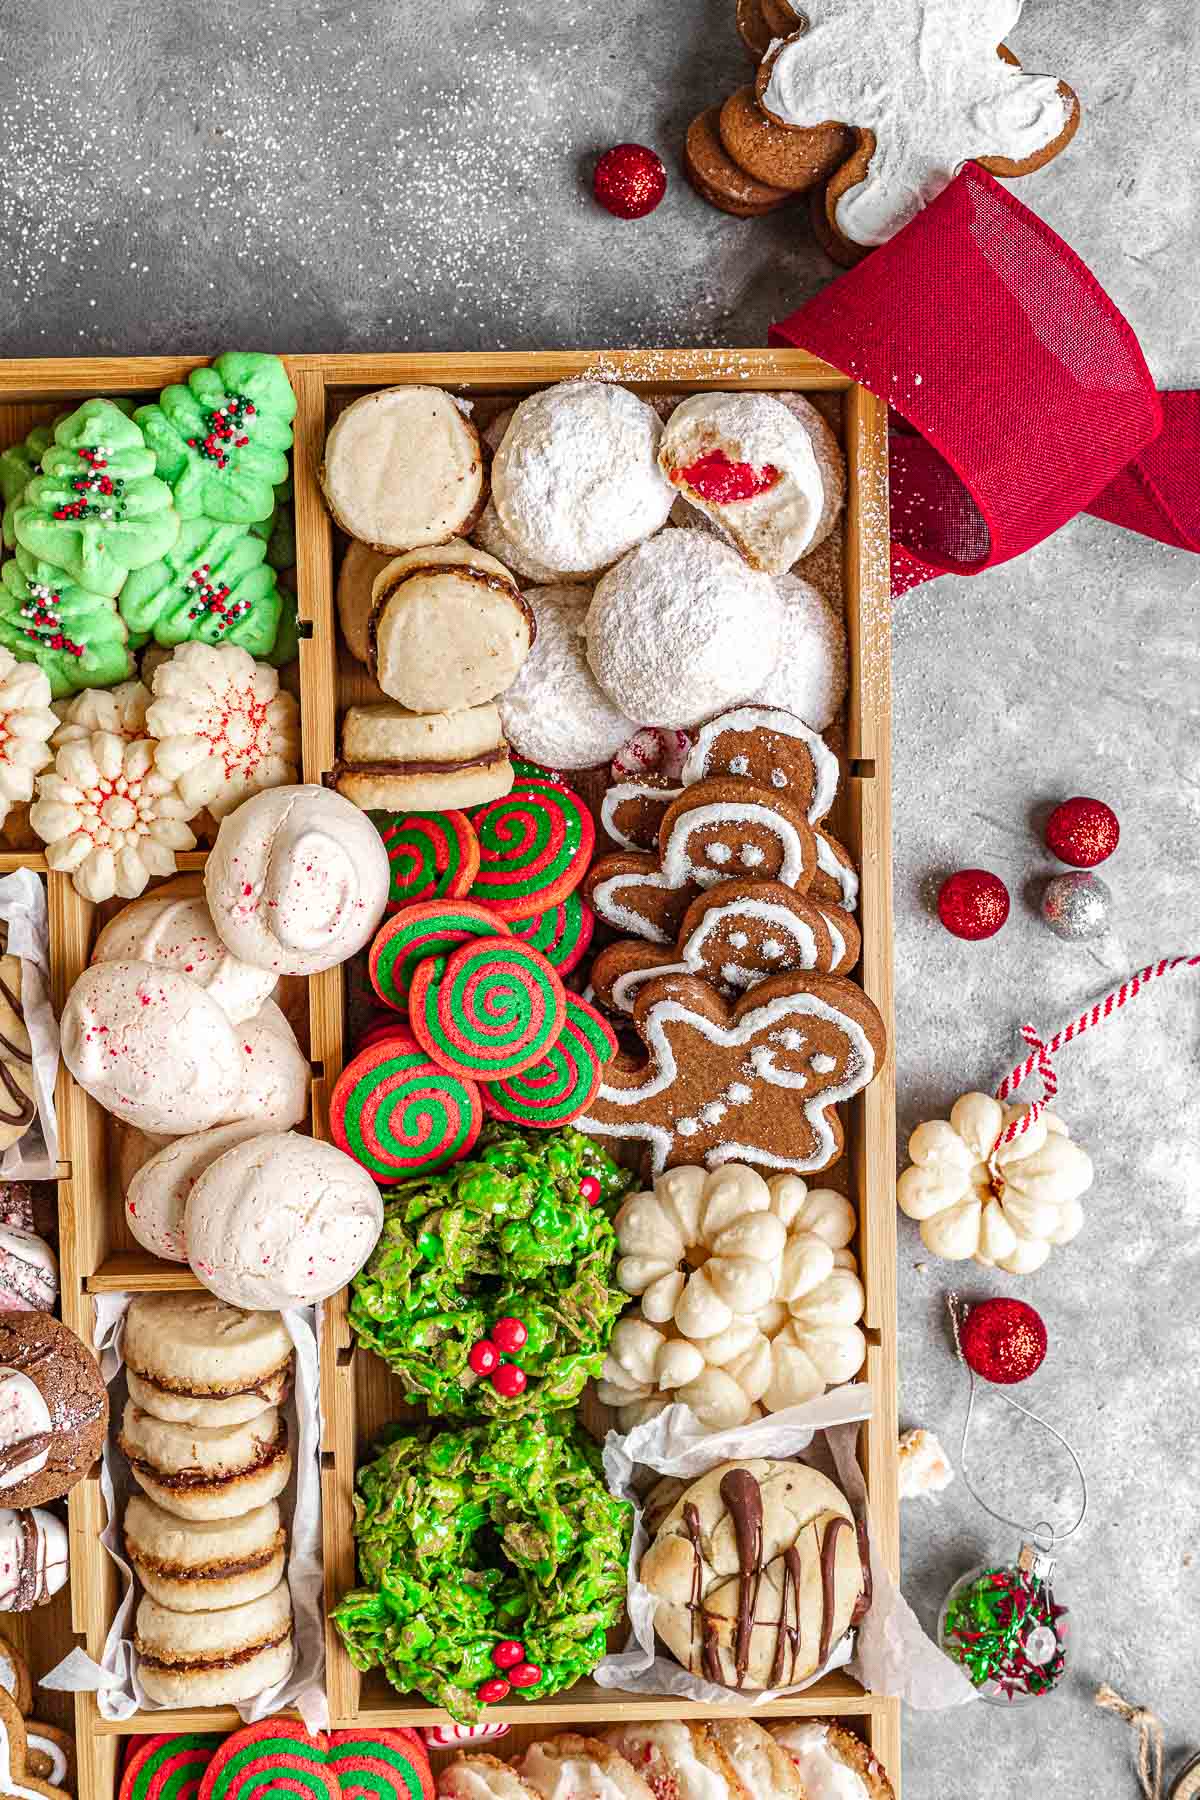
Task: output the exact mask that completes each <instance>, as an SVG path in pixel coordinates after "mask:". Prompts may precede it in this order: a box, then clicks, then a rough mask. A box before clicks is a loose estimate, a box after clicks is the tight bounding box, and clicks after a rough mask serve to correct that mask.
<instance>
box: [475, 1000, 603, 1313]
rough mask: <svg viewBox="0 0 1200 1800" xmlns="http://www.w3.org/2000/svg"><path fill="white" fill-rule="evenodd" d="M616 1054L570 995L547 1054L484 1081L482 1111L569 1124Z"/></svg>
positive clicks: (548, 1127)
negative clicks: (515, 1071) (500, 1078)
mask: <svg viewBox="0 0 1200 1800" xmlns="http://www.w3.org/2000/svg"><path fill="white" fill-rule="evenodd" d="M616 1054H617V1038H616V1033H615V1032H614V1031H613V1029H612V1026H611V1025H610V1024H609V1023H608V1021H607V1020H606V1019H603V1018H601V1016H600V1014H599V1013H598V1012H597V1011H596V1009H595V1007H594V1006H590V1005H589V1004H588V1002H587V1001H586V1000H580V999H579V998H578V996H577V995H575V994H568V995H567V1005H566V1018H565V1020H564V1022H563V1028H562V1030H561V1031H560V1032H559V1035H558V1038H557V1040H556V1042H555V1043H554V1045H553V1047H552V1048H551V1050H550V1051H549V1053H548V1054H547V1055H546V1056H545V1057H543V1059H542V1060H541V1062H536V1063H534V1064H532V1066H531V1067H530V1068H528V1069H524V1070H522V1071H521V1073H520V1074H517V1075H510V1076H508V1077H507V1079H505V1080H504V1081H485V1082H483V1083H482V1085H481V1087H480V1090H479V1092H480V1098H481V1099H482V1102H483V1110H484V1112H485V1113H487V1115H488V1117H489V1118H492V1119H504V1120H506V1121H507V1122H508V1123H510V1124H513V1125H526V1126H534V1127H536V1128H537V1129H538V1130H540V1131H553V1130H554V1129H555V1127H556V1126H559V1125H569V1124H570V1123H571V1122H572V1120H574V1119H577V1118H579V1116H580V1114H581V1113H585V1112H586V1111H587V1109H588V1107H589V1106H590V1105H591V1103H592V1101H593V1100H594V1099H595V1097H596V1093H597V1091H598V1090H599V1087H600V1082H601V1079H602V1077H603V1074H604V1065H605V1063H608V1062H611V1061H612V1059H613V1057H614V1056H615V1055H616ZM502 1347H503V1346H502Z"/></svg>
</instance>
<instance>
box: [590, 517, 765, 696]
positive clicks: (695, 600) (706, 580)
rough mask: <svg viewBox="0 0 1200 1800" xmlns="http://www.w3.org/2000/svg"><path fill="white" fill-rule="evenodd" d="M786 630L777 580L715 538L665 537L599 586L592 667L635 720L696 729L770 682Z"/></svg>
mask: <svg viewBox="0 0 1200 1800" xmlns="http://www.w3.org/2000/svg"><path fill="white" fill-rule="evenodd" d="M782 628H783V602H782V600H781V599H780V597H779V594H778V592H777V590H776V587H775V584H774V582H773V581H772V580H771V579H770V577H769V576H767V575H762V574H760V573H759V572H758V571H757V570H755V569H751V568H749V567H748V566H747V564H746V563H745V562H743V560H742V558H741V557H740V556H739V555H738V553H737V551H736V550H731V549H730V548H729V546H728V545H726V544H721V543H718V541H717V539H716V538H713V537H709V536H708V534H707V533H706V532H702V531H664V532H662V533H661V534H660V536H658V537H656V538H651V539H650V541H649V543H646V544H640V545H639V546H638V548H637V549H636V550H634V551H631V553H630V554H629V555H628V556H626V557H624V558H622V560H621V561H620V562H619V563H618V564H617V566H616V568H615V569H611V570H610V571H609V573H608V574H607V575H605V576H604V577H603V578H602V579H601V580H600V582H599V583H598V584H597V587H596V591H595V593H594V594H593V596H592V604H591V606H590V607H589V608H588V614H587V621H586V631H587V655H588V662H589V663H590V664H591V667H592V673H593V675H594V676H595V677H596V680H597V681H598V682H599V683H600V686H601V687H602V688H603V689H604V692H605V693H606V694H607V695H608V697H609V699H610V700H611V701H612V702H613V704H614V706H616V707H618V708H619V709H620V710H621V711H622V712H623V713H625V714H626V715H627V716H628V717H629V718H632V719H646V720H650V721H652V722H653V723H654V724H656V725H679V726H689V725H695V724H697V723H698V721H699V720H701V719H706V718H709V717H710V716H711V715H712V714H713V713H716V712H720V711H721V709H722V707H724V706H727V705H729V704H730V703H732V702H733V701H736V700H744V699H745V697H746V696H747V695H748V694H752V693H753V692H754V691H755V689H756V688H757V687H759V686H760V685H761V684H762V683H763V682H764V681H765V680H766V679H767V677H768V675H769V674H770V672H771V670H772V669H773V668H774V667H775V664H776V662H777V661H778V658H779V644H780V639H781V636H782Z"/></svg>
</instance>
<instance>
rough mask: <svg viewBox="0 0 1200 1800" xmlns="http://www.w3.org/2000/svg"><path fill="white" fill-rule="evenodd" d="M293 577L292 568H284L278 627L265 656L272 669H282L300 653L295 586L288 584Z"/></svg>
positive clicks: (279, 591) (280, 591) (281, 580)
mask: <svg viewBox="0 0 1200 1800" xmlns="http://www.w3.org/2000/svg"><path fill="white" fill-rule="evenodd" d="M294 579H295V570H294V569H285V570H284V572H283V575H282V576H281V577H280V586H279V589H278V593H279V629H278V631H277V632H276V633H275V644H274V647H273V649H272V650H271V652H270V654H269V656H268V657H267V658H266V660H267V662H269V663H270V665H271V667H272V668H273V669H282V668H284V667H285V666H286V665H287V664H288V663H292V662H295V660H296V658H297V657H298V656H299V654H300V616H299V614H298V613H297V611H296V593H295V588H294V587H293V586H290V585H288V584H289V583H292V582H293V581H294Z"/></svg>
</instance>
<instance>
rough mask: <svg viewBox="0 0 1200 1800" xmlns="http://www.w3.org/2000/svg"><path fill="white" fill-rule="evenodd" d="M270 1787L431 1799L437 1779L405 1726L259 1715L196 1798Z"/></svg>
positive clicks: (224, 1749) (321, 1798)
mask: <svg viewBox="0 0 1200 1800" xmlns="http://www.w3.org/2000/svg"><path fill="white" fill-rule="evenodd" d="M269 1794H275V1795H281V1794H291V1795H294V1796H300V1795H303V1796H304V1800H367V1797H368V1796H369V1797H370V1800H433V1797H434V1783H433V1775H432V1773H431V1771H430V1768H429V1753H428V1751H427V1750H426V1748H425V1746H424V1744H423V1743H422V1742H421V1740H420V1738H419V1737H418V1736H417V1734H416V1732H415V1731H413V1730H412V1729H411V1728H410V1727H409V1726H407V1725H392V1726H386V1725H376V1726H363V1727H359V1728H356V1729H355V1730H353V1731H317V1732H310V1731H307V1730H306V1729H305V1727H304V1725H303V1724H302V1723H301V1721H300V1720H299V1719H260V1720H259V1721H258V1723H257V1724H255V1725H243V1726H242V1728H241V1730H240V1731H235V1732H234V1733H233V1734H232V1736H231V1737H227V1738H226V1739H225V1742H224V1743H223V1744H222V1745H221V1747H220V1749H219V1750H218V1751H217V1752H216V1754H215V1755H214V1757H213V1759H212V1761H211V1762H210V1763H209V1765H208V1770H207V1772H206V1774H205V1777H204V1783H203V1786H202V1787H201V1789H200V1792H199V1796H198V1800H265V1796H267V1795H269ZM147 1800H149V1797H147ZM162 1800H175V1796H169V1797H168V1796H167V1795H166V1794H164V1795H163V1797H162Z"/></svg>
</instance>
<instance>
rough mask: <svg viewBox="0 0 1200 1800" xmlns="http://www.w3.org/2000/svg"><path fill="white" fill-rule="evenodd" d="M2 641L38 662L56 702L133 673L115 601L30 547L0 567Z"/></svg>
mask: <svg viewBox="0 0 1200 1800" xmlns="http://www.w3.org/2000/svg"><path fill="white" fill-rule="evenodd" d="M0 644H3V645H4V647H5V649H6V650H11V651H12V653H13V655H14V656H16V657H19V658H20V659H21V661H22V662H34V663H36V664H37V665H38V667H39V668H40V669H42V670H43V671H44V672H45V674H46V675H47V676H48V677H49V680H50V692H51V694H52V695H53V697H54V699H56V700H62V699H64V698H65V697H66V696H67V695H68V694H77V693H79V692H80V691H81V689H83V688H88V687H97V688H103V687H113V686H115V684H116V683H117V682H118V681H124V680H125V679H126V678H127V677H128V676H129V675H131V674H132V672H133V657H132V656H131V655H130V653H129V643H128V633H127V631H126V629H125V623H124V620H123V619H121V618H120V617H119V615H118V613H117V609H116V607H115V606H114V604H113V602H112V601H111V600H106V599H105V598H104V596H103V595H102V594H93V593H89V591H88V590H87V588H81V587H80V586H79V584H78V582H76V581H72V580H71V577H70V576H69V575H67V574H65V573H64V572H63V570H62V569H56V568H55V567H54V565H53V563H44V562H39V561H38V559H37V557H36V556H31V555H30V554H29V551H28V550H18V551H17V554H16V556H15V557H14V558H12V560H11V561H9V562H6V563H5V565H4V567H3V568H2V569H0Z"/></svg>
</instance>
